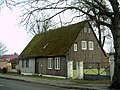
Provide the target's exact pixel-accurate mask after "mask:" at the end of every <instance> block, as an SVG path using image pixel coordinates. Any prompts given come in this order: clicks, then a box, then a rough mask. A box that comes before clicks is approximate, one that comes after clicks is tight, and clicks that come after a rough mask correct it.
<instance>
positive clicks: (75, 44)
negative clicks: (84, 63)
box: [74, 43, 78, 51]
mask: <svg viewBox="0 0 120 90" xmlns="http://www.w3.org/2000/svg"><path fill="white" fill-rule="evenodd" d="M77 49H78V45H77V43H74V51H77Z"/></svg>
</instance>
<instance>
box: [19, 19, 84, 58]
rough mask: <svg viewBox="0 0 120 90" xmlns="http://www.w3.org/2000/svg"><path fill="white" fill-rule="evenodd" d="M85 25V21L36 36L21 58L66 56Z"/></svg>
mask: <svg viewBox="0 0 120 90" xmlns="http://www.w3.org/2000/svg"><path fill="white" fill-rule="evenodd" d="M85 23H86V22H85V21H84V22H80V23H76V24H72V25H69V26H65V27H62V28H57V29H55V30H49V31H47V32H44V33H41V34H37V35H35V37H34V38H33V39H32V40H31V41H30V43H29V44H28V45H27V46H26V48H25V49H24V50H23V52H22V53H21V54H20V56H19V58H21V59H22V58H33V57H47V56H63V55H65V54H66V53H67V52H68V50H69V49H70V47H71V46H72V44H73V43H74V41H75V40H76V38H77V36H78V34H79V32H80V31H81V30H82V29H83V28H84V25H85Z"/></svg>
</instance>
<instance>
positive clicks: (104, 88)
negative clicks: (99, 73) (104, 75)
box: [0, 74, 110, 90]
mask: <svg viewBox="0 0 120 90" xmlns="http://www.w3.org/2000/svg"><path fill="white" fill-rule="evenodd" d="M0 78H7V79H13V80H20V81H26V82H33V83H39V84H48V85H52V86H58V87H63V88H71V89H80V90H109V89H108V86H110V84H76V83H74V82H70V80H61V79H60V80H58V79H57V80H55V79H47V78H31V77H23V76H11V75H4V74H0Z"/></svg>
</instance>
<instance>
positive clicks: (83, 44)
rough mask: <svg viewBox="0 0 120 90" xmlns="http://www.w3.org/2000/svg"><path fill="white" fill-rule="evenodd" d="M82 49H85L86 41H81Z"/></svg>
mask: <svg viewBox="0 0 120 90" xmlns="http://www.w3.org/2000/svg"><path fill="white" fill-rule="evenodd" d="M81 47H82V50H87V41H81Z"/></svg>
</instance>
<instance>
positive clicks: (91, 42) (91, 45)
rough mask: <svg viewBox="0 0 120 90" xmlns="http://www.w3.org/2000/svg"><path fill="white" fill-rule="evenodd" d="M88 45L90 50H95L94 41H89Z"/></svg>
mask: <svg viewBox="0 0 120 90" xmlns="http://www.w3.org/2000/svg"><path fill="white" fill-rule="evenodd" d="M88 46H89V50H94V42H93V41H89V42H88Z"/></svg>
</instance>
